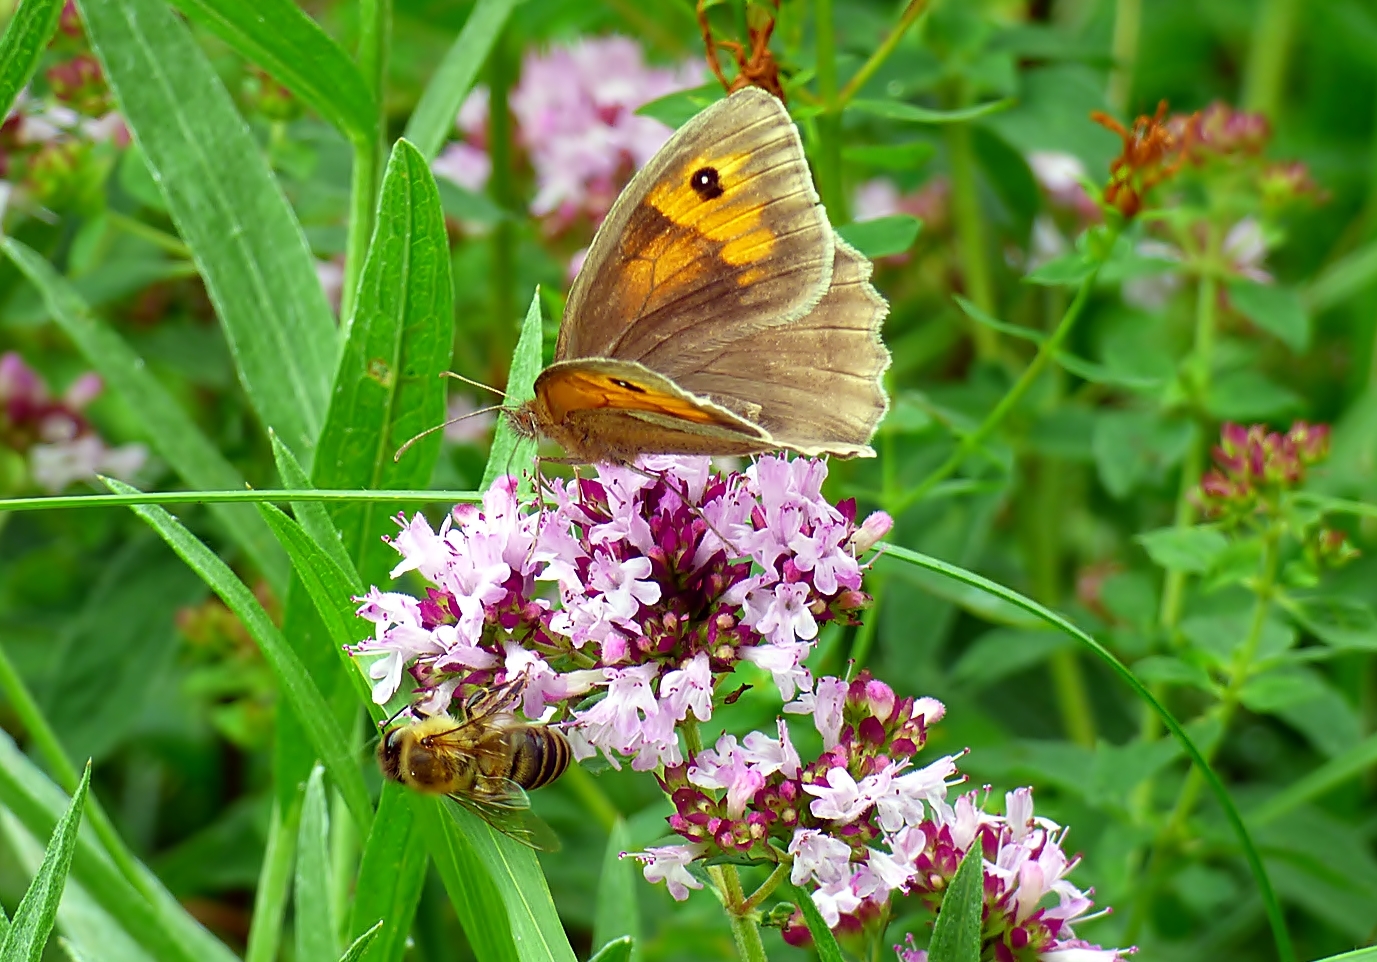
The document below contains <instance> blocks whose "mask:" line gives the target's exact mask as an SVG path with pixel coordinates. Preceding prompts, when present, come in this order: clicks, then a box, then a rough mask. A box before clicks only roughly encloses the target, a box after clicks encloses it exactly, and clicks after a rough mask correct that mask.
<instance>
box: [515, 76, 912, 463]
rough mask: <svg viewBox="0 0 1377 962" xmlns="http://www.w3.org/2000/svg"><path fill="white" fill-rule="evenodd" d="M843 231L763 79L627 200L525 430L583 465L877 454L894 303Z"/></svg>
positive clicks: (614, 216)
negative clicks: (883, 329) (884, 335)
mask: <svg viewBox="0 0 1377 962" xmlns="http://www.w3.org/2000/svg"><path fill="white" fill-rule="evenodd" d="M870 271H871V266H870V262H869V261H868V260H866V258H865V257H864V256H863V255H862V254H860V253H859V252H858V251H856V250H855V249H854V248H852V247H851V246H850V245H848V244H847V243H846V242H845V241H844V240H842V239H841V238H840V237H839V236H838V235H837V233H836V232H835V231H834V230H833V229H832V226H831V224H830V223H829V222H828V219H827V212H826V211H825V210H824V209H823V206H822V204H821V202H820V200H819V198H818V194H817V191H816V190H814V188H813V181H812V177H811V175H810V173H809V170H808V162H807V159H806V158H805V156H804V152H803V143H802V141H801V140H800V139H799V134H798V130H797V128H795V126H794V123H793V121H792V120H791V119H790V117H789V114H788V111H786V110H785V108H784V105H783V104H781V103H780V101H779V100H777V99H776V98H775V97H773V96H772V95H770V94H768V93H766V92H765V91H763V90H760V89H758V88H755V87H747V88H745V89H742V90H739V91H737V92H736V93H734V94H732V95H731V96H729V97H727V98H726V99H724V100H720V101H718V102H717V103H715V104H713V105H712V106H710V107H708V108H707V109H705V110H703V111H702V112H701V113H699V114H698V115H697V116H695V117H694V118H693V119H692V120H690V121H689V122H688V123H686V124H685V125H684V126H683V127H681V128H680V129H679V130H678V131H677V132H676V133H675V134H674V135H673V136H672V137H671V138H670V139H669V141H668V142H667V143H666V144H665V145H664V147H662V148H661V149H660V151H659V152H658V153H657V154H656V155H655V156H654V157H653V158H652V159H651V161H650V163H649V164H647V165H646V166H645V167H644V168H643V169H642V170H641V171H640V172H639V173H637V174H636V176H635V177H633V178H632V180H631V182H630V184H628V185H627V187H626V189H625V190H624V191H623V192H622V194H621V196H620V197H619V198H618V199H617V201H616V203H615V204H613V206H612V209H611V210H610V211H609V212H608V215H607V218H606V219H605V220H604V221H603V223H602V226H601V227H600V228H599V229H598V232H597V234H596V236H595V237H594V238H593V243H592V246H591V247H590V248H589V250H588V256H587V258H586V259H585V261H584V264H583V267H582V269H581V270H580V271H579V273H578V276H577V278H575V280H574V284H573V287H572V289H571V290H570V293H569V299H568V302H567V304H566V308H565V312H564V320H563V324H562V325H561V327H560V332H559V340H558V342H557V343H556V347H555V357H554V362H553V363H552V364H551V365H550V366H549V367H547V368H546V369H545V370H544V371H542V372H541V373H540V375H539V376H538V377H537V378H536V382H535V397H534V398H533V399H532V400H530V401H527V402H525V403H524V404H522V405H520V406H519V407H518V408H516V409H515V410H512V411H509V413H508V417H509V419H510V421H511V423H512V425H513V428H514V430H515V431H516V432H517V433H519V434H521V435H523V436H526V437H544V438H548V439H550V440H552V441H554V442H555V443H557V444H559V445H560V447H562V448H564V450H565V451H566V452H567V453H568V454H569V455H570V458H569V460H571V461H574V462H578V463H590V464H591V463H597V462H614V463H632V462H634V461H635V459H636V458H637V457H638V456H639V455H642V454H698V455H745V454H755V453H759V452H763V451H769V450H775V449H781V448H784V449H789V450H792V451H795V452H798V453H799V454H805V455H813V456H816V455H821V454H832V455H837V456H840V457H854V456H860V457H873V456H874V454H875V451H874V450H873V449H872V448H871V447H870V444H869V442H870V439H871V437H872V436H873V435H874V433H875V428H876V425H878V424H879V422H880V419H881V418H882V417H884V414H885V410H886V409H887V407H888V399H887V397H886V395H885V391H884V387H883V384H882V381H881V378H882V376H883V374H884V371H885V369H886V368H887V367H889V361H890V357H889V351H887V350H886V349H885V347H884V344H883V343H882V342H881V341H880V325H881V323H882V322H883V320H884V317H885V314H886V313H887V312H888V310H889V308H888V305H887V304H886V302H885V300H884V299H883V298H882V297H881V296H880V295H879V293H878V292H876V290H875V288H874V287H873V286H871V283H870Z"/></svg>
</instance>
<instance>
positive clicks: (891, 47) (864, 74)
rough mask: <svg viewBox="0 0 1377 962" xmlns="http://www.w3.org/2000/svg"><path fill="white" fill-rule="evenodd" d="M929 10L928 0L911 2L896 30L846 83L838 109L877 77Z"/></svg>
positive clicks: (838, 102)
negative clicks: (920, 18) (911, 28)
mask: <svg viewBox="0 0 1377 962" xmlns="http://www.w3.org/2000/svg"><path fill="white" fill-rule="evenodd" d="M927 8H928V0H909V3H908V6H906V7H904V12H903V13H902V14H900V16H899V22H898V23H896V24H895V25H894V29H893V30H891V31H889V33H888V34H887V35H886V36H885V38H884V39H883V40H881V41H880V45H879V46H878V47H876V48H875V52H874V53H872V54H871V55H870V57H869V58H868V59H867V60H866V62H865V63H863V64H861V69H860V70H857V71H856V73H855V74H854V75H852V77H851V79H850V80H848V81H847V82H846V86H845V87H843V88H842V91H841V93H840V94H839V95H838V96H837V109H838V110H840V109H842V108H843V107H845V106H846V105H847V104H848V103H850V102H851V98H853V97H855V96H856V94H858V93H860V90H861V88H862V87H864V86H865V85H866V82H867V81H869V80H870V78H871V77H873V76H874V75H875V71H877V70H879V69H880V67H882V66H883V65H884V62H885V61H886V60H888V59H889V57H890V55H891V54H893V53H894V51H895V50H897V49H898V48H899V41H901V40H903V39H904V34H906V33H908V29H909V27H911V26H913V25H914V24H915V23H917V22H918V18H919V17H920V16H922V15H923V13H924V11H926V10H927Z"/></svg>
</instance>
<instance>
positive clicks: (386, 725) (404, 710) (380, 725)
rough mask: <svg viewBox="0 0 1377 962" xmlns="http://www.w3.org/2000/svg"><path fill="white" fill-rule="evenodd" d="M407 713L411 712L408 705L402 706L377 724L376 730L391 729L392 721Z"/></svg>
mask: <svg viewBox="0 0 1377 962" xmlns="http://www.w3.org/2000/svg"><path fill="white" fill-rule="evenodd" d="M409 711H411V706H410V705H403V706H402V707H401V708H398V709H397V710H396V711H394V712H393V713H392V714H391V715H390V716H388V717H387V718H384V719H383V720H382V721H380V722H378V730H379V731H387V729H388V728H390V727H392V723H393V722H394V721H396V720H397V719H398V718H400V717H401V716H402V715H405V714H406V713H407V712H409Z"/></svg>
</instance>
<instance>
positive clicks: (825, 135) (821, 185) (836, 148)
mask: <svg viewBox="0 0 1377 962" xmlns="http://www.w3.org/2000/svg"><path fill="white" fill-rule="evenodd" d="M813 20H814V24H813V31H814V33H815V34H816V36H817V74H818V102H819V103H821V104H822V113H821V114H819V115H818V119H817V125H818V154H817V158H816V164H815V166H816V170H817V179H818V193H819V194H820V195H822V204H823V206H824V207H826V208H827V216H828V217H829V218H830V219H831V221H832V223H833V224H845V223H846V222H847V221H848V220H849V219H850V218H849V217H847V211H846V197H845V196H843V194H842V176H841V104H840V102H839V101H838V98H837V93H838V90H837V34H836V23H835V17H834V13H833V10H832V0H813Z"/></svg>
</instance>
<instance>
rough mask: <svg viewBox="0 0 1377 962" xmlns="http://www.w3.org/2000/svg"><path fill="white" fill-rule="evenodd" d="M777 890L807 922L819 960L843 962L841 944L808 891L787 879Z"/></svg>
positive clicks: (822, 961)
mask: <svg viewBox="0 0 1377 962" xmlns="http://www.w3.org/2000/svg"><path fill="white" fill-rule="evenodd" d="M778 891H779V894H780V897H781V898H784V899H787V900H788V901H790V902H793V903H794V904H795V905H797V906H798V910H799V911H800V912H802V913H803V918H804V921H806V922H807V923H808V931H809V933H810V934H811V935H812V936H813V948H815V949H816V950H817V953H818V958H819V959H820V960H821V962H845V960H844V957H843V956H842V951H841V946H839V945H838V944H837V937H836V936H835V935H833V934H832V930H831V929H829V928H828V927H827V920H826V919H824V918H823V917H822V913H821V912H819V911H818V907H817V906H816V905H814V904H813V900H812V898H810V897H809V895H808V893H807V892H805V891H804V890H803V889H801V888H799V887H798V886H797V885H794V884H792V883H791V882H787V881H786V882H782V883H780V886H779V889H778Z"/></svg>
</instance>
